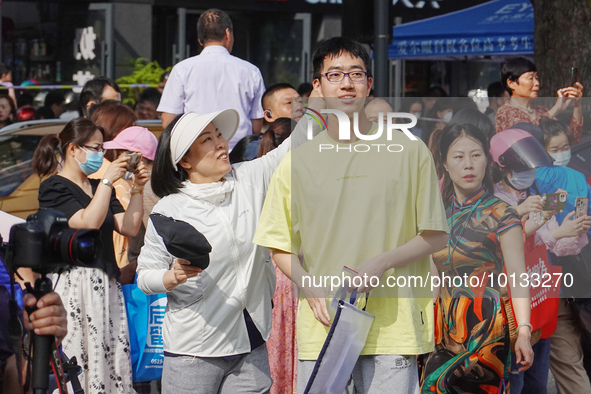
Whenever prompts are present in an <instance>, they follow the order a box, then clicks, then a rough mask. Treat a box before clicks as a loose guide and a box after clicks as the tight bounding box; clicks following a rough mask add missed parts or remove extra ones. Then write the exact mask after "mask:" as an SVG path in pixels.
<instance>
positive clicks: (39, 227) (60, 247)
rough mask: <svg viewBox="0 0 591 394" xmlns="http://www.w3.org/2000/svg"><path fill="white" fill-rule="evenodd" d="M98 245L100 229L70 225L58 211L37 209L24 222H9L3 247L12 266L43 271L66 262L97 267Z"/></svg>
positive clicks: (56, 269) (99, 248)
mask: <svg viewBox="0 0 591 394" xmlns="http://www.w3.org/2000/svg"><path fill="white" fill-rule="evenodd" d="M3 246H4V245H3ZM101 246H102V245H101V242H100V231H99V230H88V229H73V228H70V227H69V226H68V219H67V218H66V216H65V215H64V214H62V213H61V212H59V211H56V210H53V209H40V210H39V211H37V212H36V213H34V214H32V215H29V217H28V218H27V221H26V223H21V224H16V225H14V226H12V228H11V229H10V240H9V242H8V243H7V244H5V246H4V248H5V249H6V260H7V262H8V264H9V265H12V266H13V269H16V268H19V267H24V268H30V269H32V270H33V271H35V272H38V273H42V274H46V273H50V272H56V271H60V270H61V269H63V268H67V267H68V266H79V267H89V268H94V267H96V260H97V257H98V255H99V253H100V250H101Z"/></svg>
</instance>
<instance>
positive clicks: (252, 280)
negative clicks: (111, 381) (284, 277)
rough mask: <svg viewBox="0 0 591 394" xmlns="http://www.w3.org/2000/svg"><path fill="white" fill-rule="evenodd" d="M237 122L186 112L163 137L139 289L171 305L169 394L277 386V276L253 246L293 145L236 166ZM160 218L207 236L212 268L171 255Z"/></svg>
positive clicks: (225, 114)
mask: <svg viewBox="0 0 591 394" xmlns="http://www.w3.org/2000/svg"><path fill="white" fill-rule="evenodd" d="M238 123H239V117H238V113H237V112H236V111H235V110H233V109H226V110H223V111H218V112H214V113H211V114H206V115H201V116H200V115H197V114H194V113H186V114H184V115H179V116H177V117H176V119H175V120H174V121H173V122H172V123H170V125H169V126H168V127H167V128H166V129H165V130H164V132H163V133H162V136H161V137H160V142H159V145H158V151H157V152H156V159H155V161H154V167H153V170H152V174H153V177H152V188H153V190H154V192H155V193H156V195H157V196H159V197H161V198H162V199H161V200H160V201H159V202H158V203H157V204H156V206H155V207H154V210H153V212H152V215H150V217H151V219H150V222H149V224H148V228H147V231H146V237H145V245H144V247H143V248H142V251H141V253H140V256H139V258H138V286H139V287H140V288H141V289H142V290H143V291H144V292H146V293H148V294H154V293H163V292H166V293H167V296H168V307H167V310H166V314H165V317H164V324H163V338H164V369H163V374H162V391H163V392H174V393H176V394H182V393H204V394H208V393H215V392H252V393H264V392H268V391H269V389H270V387H271V384H272V380H271V377H270V370H269V362H268V355H267V349H266V346H265V341H266V340H267V339H268V338H269V334H270V331H271V314H272V305H271V299H272V297H273V292H274V290H275V270H274V268H273V265H272V264H271V261H270V258H269V251H268V250H267V249H265V248H262V247H260V246H257V245H255V244H253V243H252V239H253V236H254V233H255V230H256V226H257V223H258V219H259V216H260V213H261V210H262V207H263V202H264V199H265V195H266V192H267V188H268V185H269V182H270V180H271V176H272V174H273V172H274V170H275V168H276V167H277V165H278V164H279V162H280V161H281V159H282V158H283V156H285V154H286V153H287V151H288V150H289V149H290V147H291V138H288V139H287V140H286V141H285V142H283V143H282V144H281V145H280V146H279V147H278V148H277V149H275V150H273V151H271V152H269V153H268V154H267V155H265V156H263V157H261V158H258V159H255V160H252V161H248V162H243V163H238V164H234V165H231V164H230V161H229V156H228V153H229V149H228V141H229V140H230V138H232V136H233V135H234V133H235V131H236V128H237V127H238ZM154 215H156V216H157V217H158V218H160V219H161V218H162V217H165V218H167V219H169V220H173V221H183V222H185V223H188V224H189V225H191V226H192V227H194V228H195V230H197V231H198V232H199V233H201V234H202V235H203V236H205V238H206V240H207V241H208V242H209V244H210V245H211V252H210V253H209V260H210V263H209V265H208V266H207V268H205V269H202V268H200V267H197V266H192V265H190V262H189V261H187V260H183V259H180V258H178V257H181V256H175V255H173V254H171V253H170V252H169V249H168V248H169V246H170V245H167V242H170V241H166V240H170V239H171V237H170V234H168V235H167V234H163V233H162V231H161V230H160V229H158V228H157V224H158V223H157V221H155V219H154ZM176 236H177V238H182V234H177V235H176ZM188 246H189V247H190V245H188Z"/></svg>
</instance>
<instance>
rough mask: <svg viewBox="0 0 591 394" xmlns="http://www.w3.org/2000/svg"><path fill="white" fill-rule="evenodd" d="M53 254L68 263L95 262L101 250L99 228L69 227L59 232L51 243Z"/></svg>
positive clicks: (89, 263)
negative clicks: (80, 228)
mask: <svg viewBox="0 0 591 394" xmlns="http://www.w3.org/2000/svg"><path fill="white" fill-rule="evenodd" d="M49 245H51V248H52V249H53V250H52V252H53V253H52V254H53V255H54V256H56V257H57V258H58V259H59V260H61V261H62V262H64V263H66V264H74V265H81V266H88V265H91V264H93V263H94V262H95V261H96V259H97V257H98V255H99V253H100V250H101V243H100V232H99V230H79V229H72V228H67V229H64V230H62V231H60V232H58V233H57V235H55V236H54V237H53V239H52V240H51V242H50V243H49Z"/></svg>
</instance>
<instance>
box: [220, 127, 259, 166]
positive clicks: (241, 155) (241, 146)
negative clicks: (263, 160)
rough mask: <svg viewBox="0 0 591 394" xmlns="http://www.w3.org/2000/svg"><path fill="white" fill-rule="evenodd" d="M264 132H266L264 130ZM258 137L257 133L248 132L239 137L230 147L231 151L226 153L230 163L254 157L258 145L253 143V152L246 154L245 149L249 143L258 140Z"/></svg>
mask: <svg viewBox="0 0 591 394" xmlns="http://www.w3.org/2000/svg"><path fill="white" fill-rule="evenodd" d="M265 134H266V132H265ZM260 138H261V136H260V135H257V134H249V135H247V136H244V137H242V138H241V139H240V141H238V142H237V143H236V145H234V148H232V152H230V154H229V155H228V157H229V158H230V163H231V164H236V163H242V162H243V161H250V160H253V159H256V153H257V152H258V146H256V145H255V146H256V151H255V152H254V154H252V153H250V152H249V154H248V155H247V152H246V150H247V149H248V146H249V145H250V144H253V143H255V142H258V141H259V139H260ZM249 150H250V149H249Z"/></svg>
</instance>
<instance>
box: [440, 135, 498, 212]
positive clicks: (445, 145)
mask: <svg viewBox="0 0 591 394" xmlns="http://www.w3.org/2000/svg"><path fill="white" fill-rule="evenodd" d="M463 136H466V137H470V138H472V139H474V140H476V141H478V142H479V143H480V145H482V149H483V150H484V154H485V155H486V161H487V166H486V169H485V173H484V179H483V183H484V185H485V187H486V188H487V189H488V190H489V191H490V192H491V193H492V191H493V190H494V184H493V180H492V166H491V163H492V157H491V155H490V150H489V148H490V147H489V142H488V139H487V138H486V136H485V135H484V133H483V132H482V131H481V130H480V129H479V128H478V127H476V126H473V125H471V124H463V125H459V124H453V125H449V126H446V127H445V128H444V129H443V130H442V131H441V139H440V145H439V154H438V155H437V157H436V158H435V160H436V161H438V162H439V165H440V166H441V167H442V168H445V167H444V166H443V163H445V162H446V160H447V153H448V152H449V148H450V147H451V146H452V144H453V143H454V142H455V141H456V140H457V139H458V138H460V137H463ZM441 194H442V195H443V203H444V204H445V205H446V206H449V204H450V203H451V196H453V194H454V185H453V182H452V180H451V178H450V177H449V173H448V172H447V171H444V172H443V190H442V192H441Z"/></svg>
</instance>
